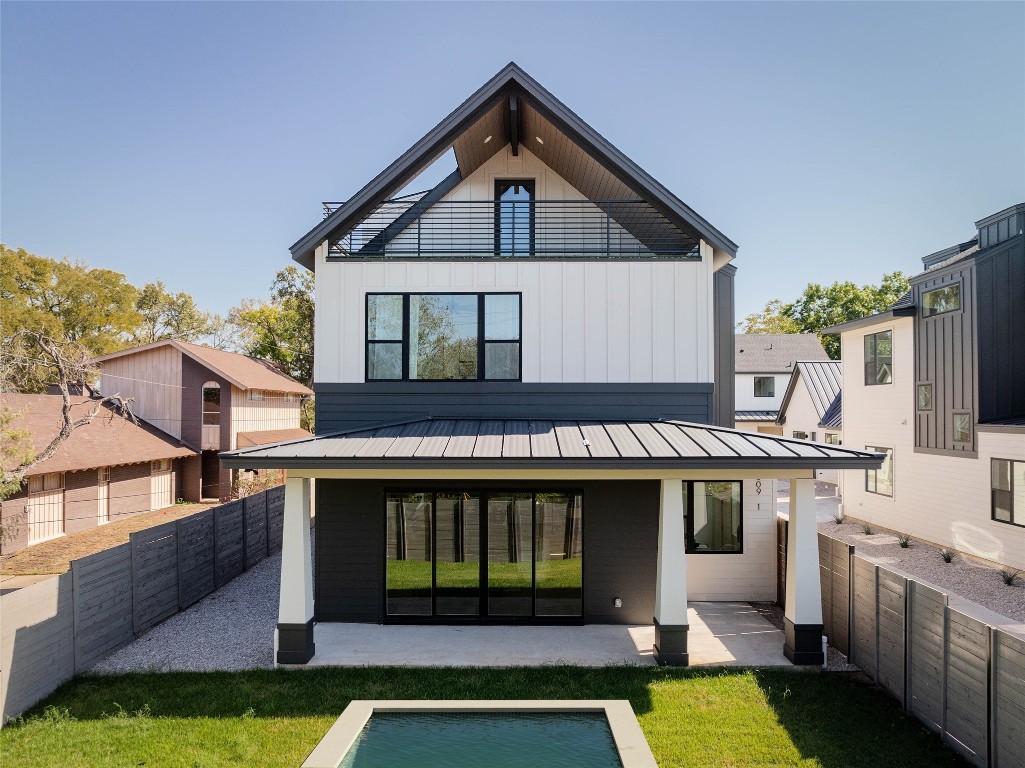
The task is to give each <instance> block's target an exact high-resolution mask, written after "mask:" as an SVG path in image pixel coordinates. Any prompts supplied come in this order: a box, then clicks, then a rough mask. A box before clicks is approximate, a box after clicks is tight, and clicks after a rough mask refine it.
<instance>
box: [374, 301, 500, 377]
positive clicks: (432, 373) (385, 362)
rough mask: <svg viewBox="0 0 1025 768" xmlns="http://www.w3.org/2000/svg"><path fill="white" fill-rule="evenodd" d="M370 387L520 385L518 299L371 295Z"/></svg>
mask: <svg viewBox="0 0 1025 768" xmlns="http://www.w3.org/2000/svg"><path fill="white" fill-rule="evenodd" d="M366 364H367V373H366V377H367V381H393V380H394V381H403V380H404V381H518V380H519V379H520V294H518V293H486V294H485V293H447V294H446V293H424V294H397V293H390V294H367V355H366Z"/></svg>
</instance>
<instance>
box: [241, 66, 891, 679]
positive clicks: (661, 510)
mask: <svg viewBox="0 0 1025 768" xmlns="http://www.w3.org/2000/svg"><path fill="white" fill-rule="evenodd" d="M399 96H400V95H399ZM372 122H373V121H372V120H370V121H369V122H368V123H367V130H371V129H374V130H376V129H377V128H379V127H380V126H377V127H376V128H371V124H372ZM388 128H389V129H390V130H394V129H395V128H396V126H388ZM450 150H451V151H452V153H453V154H454V157H455V161H456V164H457V168H456V170H454V171H453V172H452V173H451V174H450V175H449V176H448V177H446V178H445V179H444V180H443V181H442V182H441V183H440V184H438V185H437V186H435V187H434V188H432V189H430V190H428V191H426V192H424V193H418V194H414V195H405V196H402V197H396V195H399V194H401V193H402V191H403V189H404V188H405V187H406V186H407V185H409V184H410V183H411V180H413V179H415V178H416V177H417V175H418V174H420V173H421V172H422V171H423V170H424V169H426V168H427V167H428V166H430V164H431V163H432V162H434V161H435V160H436V159H437V158H441V157H443V156H448V157H450V156H451V155H446V153H448V152H449V151H450ZM332 162H335V160H332ZM736 250H737V246H736V245H735V244H734V243H732V242H731V241H730V240H729V239H728V238H727V237H725V236H724V235H723V234H722V233H721V232H719V231H718V230H717V229H716V228H715V227H713V226H712V225H711V224H710V223H709V222H707V221H705V220H704V219H703V218H702V217H701V216H699V215H698V214H697V213H695V212H694V211H693V210H692V209H691V208H689V207H688V206H687V205H686V204H685V203H683V202H682V201H681V200H680V199H678V198H677V197H675V196H674V195H673V194H672V193H671V192H669V191H668V190H667V189H666V188H665V187H663V186H662V185H661V184H659V183H658V182H657V181H655V179H653V178H652V177H651V176H650V175H649V174H648V173H647V172H645V171H644V170H643V169H641V168H640V167H638V166H637V165H636V164H635V163H633V162H632V161H631V160H630V159H629V158H627V157H626V156H625V155H623V154H622V153H621V152H619V151H618V150H617V149H616V148H615V147H613V146H612V145H611V144H609V142H608V141H606V140H605V139H604V138H603V137H602V136H601V135H600V134H598V133H597V132H596V131H595V130H594V129H593V128H591V127H590V126H589V125H587V124H586V123H585V122H584V121H583V120H581V119H580V118H579V117H578V116H577V115H575V114H574V113H573V112H571V111H570V110H569V109H568V108H567V107H566V106H565V105H564V104H563V103H562V102H560V101H559V100H558V99H556V98H555V97H554V96H553V95H552V94H550V93H549V92H548V91H546V90H545V89H544V88H543V87H542V86H541V85H540V84H538V83H537V82H536V81H534V80H533V79H532V78H531V77H530V76H529V75H527V74H526V73H524V72H523V71H522V70H521V69H520V68H519V67H517V66H516V65H515V64H510V65H508V66H507V67H505V68H504V69H503V70H502V71H501V72H499V73H498V74H497V75H496V76H495V77H493V78H492V79H491V80H490V81H488V82H487V83H486V84H485V85H484V86H483V87H482V88H481V89H479V90H478V91H477V92H475V93H474V94H472V95H471V96H470V97H469V98H468V99H467V100H466V101H465V102H464V103H463V104H462V105H461V106H460V107H458V108H457V109H456V110H455V111H454V112H453V113H452V114H450V115H449V116H448V117H446V118H445V119H444V120H442V122H441V123H440V124H438V126H436V127H435V128H434V129H433V130H431V131H430V132H429V133H428V134H427V135H426V136H424V137H423V138H422V139H420V140H419V141H418V142H417V143H416V144H415V145H414V146H413V147H412V148H411V149H410V150H409V151H407V152H406V153H404V154H403V155H402V156H401V157H399V158H398V159H396V160H395V161H394V162H392V163H391V164H390V165H389V166H388V168H387V169H386V170H384V171H383V172H382V173H381V174H380V175H379V176H378V177H377V178H375V179H374V180H373V181H371V182H370V183H369V184H367V185H366V186H365V187H363V188H362V189H361V190H359V191H358V192H356V193H355V194H354V195H352V196H351V197H350V198H349V200H348V201H347V202H346V203H344V204H341V205H340V206H337V207H334V208H333V210H331V212H329V214H328V215H327V217H326V218H325V219H324V220H323V221H322V222H321V223H319V224H318V225H317V226H315V227H314V228H313V229H312V230H311V231H310V232H309V233H307V234H306V235H304V236H303V237H302V238H301V239H300V240H299V242H298V243H296V244H295V245H294V246H293V247H292V255H293V258H294V259H295V260H296V261H298V262H299V263H300V264H301V265H303V266H305V267H306V268H308V269H311V270H315V272H316V283H317V285H316V295H317V308H316V311H317V324H316V339H315V342H316V365H315V376H314V378H315V387H314V389H315V391H316V407H317V433H318V434H317V436H316V437H315V438H310V439H308V440H302V441H294V442H291V443H285V444H282V445H277V446H265V447H256V448H248V449H239V450H236V451H234V452H231V453H227V454H224V455H222V460H223V462H224V464H225V465H226V466H229V467H235V468H242V467H248V468H268V469H287V470H288V479H287V481H286V485H285V522H284V525H285V534H284V547H283V551H282V563H281V569H282V573H281V595H280V608H279V614H278V626H277V631H276V634H275V650H276V659H277V660H278V662H280V663H305V662H306V661H308V660H309V659H310V658H311V657H312V655H313V654H314V652H315V644H314V633H315V629H314V622H315V621H317V622H386V623H410V622H413V623H431V622H434V623H489V622H490V623H510V624H516V623H534V624H537V623H542V624H582V623H618V624H638V623H644V624H647V623H651V622H652V621H653V620H654V625H655V636H656V641H655V654H656V656H657V657H658V659H659V660H660V661H662V662H665V663H675V664H685V663H687V659H688V655H687V629H688V618H687V601H688V600H695V599H696V600H752V599H757V600H772V599H774V596H775V594H776V552H777V542H776V515H775V502H774V497H775V491H774V481H775V479H776V478H786V479H788V480H789V481H790V482H791V485H792V487H793V488H794V493H793V496H794V502H793V505H794V506H792V507H791V524H790V531H791V532H792V535H791V541H790V548H789V550H788V557H790V565H789V566H788V572H787V573H788V582H787V594H788V598H787V606H788V608H787V616H786V622H787V627H788V629H787V632H786V638H787V639H786V645H785V650H786V652H787V654H788V655H789V656H790V657H791V658H793V659H795V660H796V661H797V662H798V663H821V660H822V641H821V634H822V632H821V629H822V617H821V600H820V594H819V583H818V579H819V571H818V550H817V544H816V540H815V536H816V532H815V511H814V481H813V479H812V478H813V476H814V471H815V469H817V468H821V467H841V466H848V467H876V466H878V465H879V463H880V461H881V458H880V457H876V456H875V455H872V454H869V453H864V452H857V451H850V450H847V449H844V448H837V447H832V446H814V445H812V444H810V443H806V442H804V441H794V440H788V439H784V438H775V437H771V436H767V435H752V434H746V433H741V432H737V431H735V430H733V429H730V427H731V426H732V423H733V410H734V402H733V376H734V371H733V358H734V356H733V327H734V317H733V274H734V271H735V270H734V267H733V265H732V264H731V262H732V261H733V259H734V257H735V254H736ZM311 479H316V541H317V548H316V563H315V568H316V578H315V582H316V599H315V600H314V593H313V586H312V585H313V583H314V574H313V573H312V572H311V564H310V546H311V542H310V498H309V493H310V484H311V483H310V480H311ZM795 509H796V510H797V511H796V512H795V511H794V510H795Z"/></svg>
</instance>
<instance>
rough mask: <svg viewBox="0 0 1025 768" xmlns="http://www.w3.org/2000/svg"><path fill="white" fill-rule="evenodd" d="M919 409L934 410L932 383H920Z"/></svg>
mask: <svg viewBox="0 0 1025 768" xmlns="http://www.w3.org/2000/svg"><path fill="white" fill-rule="evenodd" d="M918 410H920V411H931V410H932V384H928V383H926V384H919V385H918Z"/></svg>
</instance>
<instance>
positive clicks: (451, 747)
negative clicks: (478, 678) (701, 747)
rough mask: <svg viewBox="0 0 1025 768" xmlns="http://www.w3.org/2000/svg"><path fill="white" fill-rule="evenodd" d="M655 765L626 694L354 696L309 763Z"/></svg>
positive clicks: (350, 766) (350, 767) (334, 767)
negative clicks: (617, 697) (612, 697)
mask: <svg viewBox="0 0 1025 768" xmlns="http://www.w3.org/2000/svg"><path fill="white" fill-rule="evenodd" d="M482 765H486V766H491V767H492V768H520V766H524V767H529V768H535V767H536V768H541V767H542V766H547V767H548V768H642V767H643V768H654V766H655V765H656V764H655V760H654V757H653V756H652V754H651V750H650V749H649V748H648V744H647V742H646V741H645V740H644V734H643V733H642V732H641V729H640V726H639V725H638V724H637V718H636V717H635V716H634V713H633V709H632V708H631V707H630V703H629V702H628V701H572V700H570V701H353V702H352V703H351V704H349V706H348V707H346V709H345V711H344V712H343V713H342V715H341V717H339V718H338V720H337V721H336V722H335V724H334V725H333V726H332V727H331V729H330V730H329V731H328V733H327V734H326V735H325V736H324V738H323V739H322V740H321V742H320V744H318V745H317V747H316V749H314V751H313V752H312V753H311V754H310V756H309V758H307V760H306V762H304V763H303V768H325V767H326V766H330V767H331V768H383V767H384V766H389V767H390V766H396V767H399V766H418V768H432V767H433V766H438V767H439V768H440V767H441V766H445V768H464V767H466V768H469V766H474V767H476V766H482Z"/></svg>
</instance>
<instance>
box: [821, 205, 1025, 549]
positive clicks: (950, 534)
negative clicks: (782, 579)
mask: <svg viewBox="0 0 1025 768" xmlns="http://www.w3.org/2000/svg"><path fill="white" fill-rule="evenodd" d="M1023 233H1025V203H1020V204H1018V205H1015V206H1011V207H1010V208H1006V209H1004V210H1002V211H998V212H997V213H994V214H992V215H990V216H987V217H986V218H984V219H982V220H980V221H978V222H976V234H975V236H974V237H973V238H972V239H970V240H968V241H967V242H964V243H959V244H957V245H953V246H951V247H949V248H945V249H943V250H942V251H938V252H936V253H933V254H930V255H928V256H926V257H924V258H923V259H922V262H923V264H924V266H925V271H924V272H922V273H921V274H919V275H916V276H915V277H913V278H911V290H910V291H909V292H908V294H907V295H905V296H904V297H902V298H901V299H900V300H899V301H897V302H896V303H895V304H894V305H893V306H892V307H891V308H890V309H889V310H887V311H885V312H881V313H879V314H876V315H872V316H871V317H865V318H862V319H860V320H854V321H852V322H848V323H844V324H842V325H837V326H834V327H832V328H827V329H825V330H824V333H837V334H839V335H840V341H841V354H842V357H843V360H844V367H843V410H844V414H843V427H844V443H845V444H846V445H847V446H850V447H853V448H857V449H861V450H867V451H871V452H879V453H885V454H886V461H885V462H884V463H883V466H882V468H881V469H879V470H868V471H864V470H860V471H845V472H844V478H843V495H844V512H845V514H847V515H848V516H850V517H852V518H855V519H858V520H864V521H866V522H869V523H871V524H872V525H876V526H879V527H883V528H889V529H891V530H896V531H900V532H903V533H908V534H910V535H911V536H912V537H914V538H917V539H921V540H924V541H928V542H931V543H933V544H937V545H940V546H944V547H949V548H951V549H954V550H956V551H958V552H961V553H964V554H966V555H970V556H972V557H976V558H980V559H983V560H988V561H991V562H995V563H1001V564H1005V565H1009V566H1012V567H1014V568H1025V234H1023Z"/></svg>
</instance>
